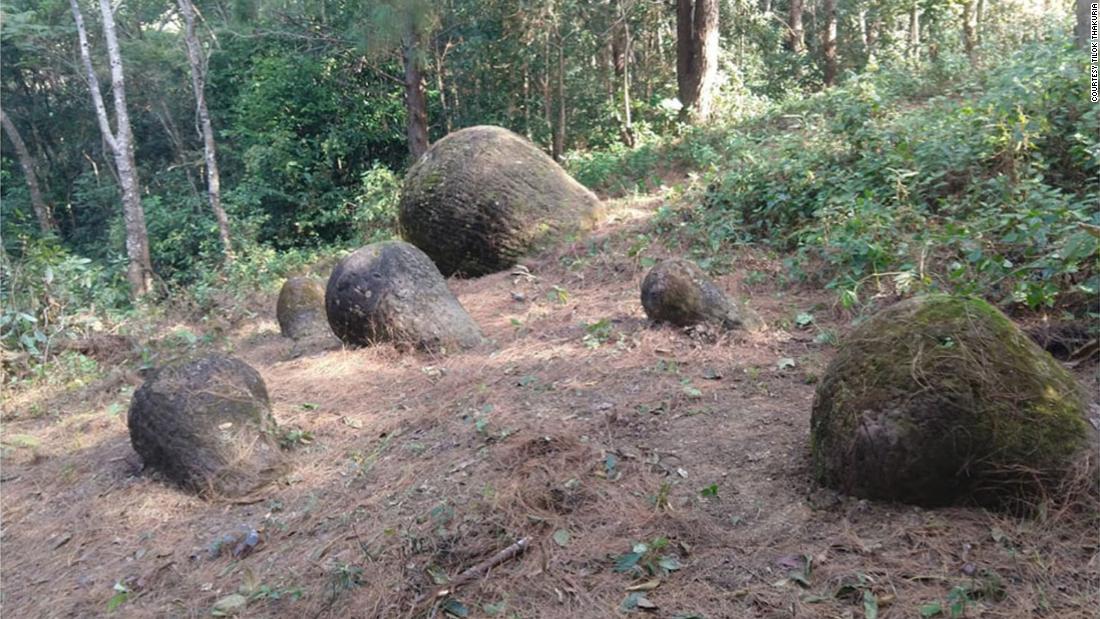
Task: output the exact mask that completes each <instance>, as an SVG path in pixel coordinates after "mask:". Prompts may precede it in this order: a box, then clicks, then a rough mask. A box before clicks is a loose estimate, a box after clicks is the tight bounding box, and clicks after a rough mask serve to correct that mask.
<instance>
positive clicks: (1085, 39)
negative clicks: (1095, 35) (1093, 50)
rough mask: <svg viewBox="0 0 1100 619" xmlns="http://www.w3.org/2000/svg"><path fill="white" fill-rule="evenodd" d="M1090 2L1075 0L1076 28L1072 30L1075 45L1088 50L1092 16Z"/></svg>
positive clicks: (1090, 38) (1087, 0)
mask: <svg viewBox="0 0 1100 619" xmlns="http://www.w3.org/2000/svg"><path fill="white" fill-rule="evenodd" d="M1090 5H1091V1H1090V0H1077V11H1076V12H1077V26H1076V27H1075V28H1074V31H1075V34H1076V35H1077V36H1076V38H1077V45H1079V46H1080V47H1081V48H1083V49H1088V47H1089V45H1090V44H1091V43H1092V23H1091V19H1092V16H1091V14H1090Z"/></svg>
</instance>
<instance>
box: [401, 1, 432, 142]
mask: <svg viewBox="0 0 1100 619" xmlns="http://www.w3.org/2000/svg"><path fill="white" fill-rule="evenodd" d="M404 39H405V40H404V41H403V42H402V46H401V56H402V60H403V61H404V63H405V109H406V113H407V114H408V124H407V129H406V134H407V137H408V141H409V155H411V156H412V158H413V160H414V161H415V160H417V159H420V156H421V155H423V154H424V152H425V151H427V150H428V100H427V97H425V96H424V78H423V76H422V75H421V73H420V58H419V56H420V50H419V48H418V45H417V40H416V33H415V31H414V29H413V25H412V23H409V24H408V25H407V26H406V28H405V37H404Z"/></svg>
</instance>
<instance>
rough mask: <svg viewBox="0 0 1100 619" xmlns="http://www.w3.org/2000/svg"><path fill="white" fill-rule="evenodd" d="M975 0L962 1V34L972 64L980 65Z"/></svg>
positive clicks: (974, 65) (967, 55)
mask: <svg viewBox="0 0 1100 619" xmlns="http://www.w3.org/2000/svg"><path fill="white" fill-rule="evenodd" d="M974 8H975V7H974V0H963V3H962V9H963V14H962V20H963V23H962V34H963V49H965V50H966V57H967V59H969V60H970V66H972V67H977V66H978V36H977V33H976V30H977V25H976V21H975V11H974Z"/></svg>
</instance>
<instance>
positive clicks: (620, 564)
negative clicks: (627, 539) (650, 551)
mask: <svg viewBox="0 0 1100 619" xmlns="http://www.w3.org/2000/svg"><path fill="white" fill-rule="evenodd" d="M644 552H645V551H642V552H628V553H626V554H622V555H619V556H618V557H616V558H615V567H614V568H612V571H614V572H617V573H619V574H627V573H630V572H633V571H635V570H637V569H638V561H640V560H641V558H642V554H643V553H644Z"/></svg>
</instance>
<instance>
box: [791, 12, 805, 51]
mask: <svg viewBox="0 0 1100 619" xmlns="http://www.w3.org/2000/svg"><path fill="white" fill-rule="evenodd" d="M788 20H789V21H790V23H789V24H788V27H789V28H790V32H788V33H787V35H788V44H789V45H790V48H791V51H792V52H794V53H795V54H801V53H802V52H804V51H806V38H805V37H806V34H805V31H804V30H803V27H802V0H791V9H790V14H789V17H788Z"/></svg>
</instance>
